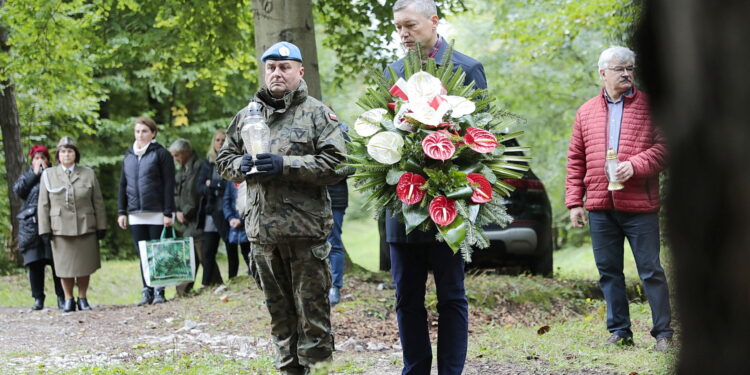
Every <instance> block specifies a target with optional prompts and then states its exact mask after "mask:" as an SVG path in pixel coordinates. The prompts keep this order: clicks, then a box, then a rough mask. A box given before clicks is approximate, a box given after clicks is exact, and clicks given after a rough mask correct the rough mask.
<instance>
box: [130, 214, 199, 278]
mask: <svg viewBox="0 0 750 375" xmlns="http://www.w3.org/2000/svg"><path fill="white" fill-rule="evenodd" d="M170 228H171V229H172V237H171V238H166V237H165V234H166V233H167V227H164V229H163V230H162V231H161V238H160V239H158V240H150V241H138V250H139V251H140V253H141V268H142V269H143V277H144V278H145V279H146V285H148V286H150V287H162V286H169V285H177V284H180V283H183V282H185V281H195V251H193V248H194V245H193V237H184V238H176V237H175V232H174V228H172V227H170Z"/></svg>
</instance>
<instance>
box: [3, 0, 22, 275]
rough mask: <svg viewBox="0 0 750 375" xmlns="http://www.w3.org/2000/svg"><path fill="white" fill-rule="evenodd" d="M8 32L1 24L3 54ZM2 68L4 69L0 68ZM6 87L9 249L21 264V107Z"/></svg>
mask: <svg viewBox="0 0 750 375" xmlns="http://www.w3.org/2000/svg"><path fill="white" fill-rule="evenodd" d="M3 6H5V0H0V8H2V7H3ZM7 43H8V30H7V29H6V28H5V27H4V26H3V25H0V53H8V52H9V51H10V46H8V44H7ZM0 69H2V68H0ZM0 86H1V87H2V88H3V90H2V93H0V126H1V127H2V132H3V133H2V134H3V152H4V153H5V171H6V174H5V177H6V181H7V183H8V202H10V220H11V227H12V230H11V238H10V244H9V246H8V250H9V251H10V257H11V259H14V260H15V261H16V263H19V264H20V259H19V258H20V257H17V254H18V252H17V251H16V248H17V242H16V239H17V238H18V219H16V215H18V212H19V211H20V209H21V201H20V200H19V199H18V197H16V196H15V194H13V184H14V183H15V182H16V180H17V179H18V177H19V176H21V173H22V172H23V167H24V164H23V149H22V148H21V125H20V123H19V121H18V106H17V105H16V96H15V94H14V93H13V85H12V82H10V81H2V82H0Z"/></svg>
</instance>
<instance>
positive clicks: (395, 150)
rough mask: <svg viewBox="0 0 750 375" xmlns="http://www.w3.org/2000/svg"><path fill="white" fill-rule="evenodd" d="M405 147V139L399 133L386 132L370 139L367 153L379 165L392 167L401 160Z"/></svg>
mask: <svg viewBox="0 0 750 375" xmlns="http://www.w3.org/2000/svg"><path fill="white" fill-rule="evenodd" d="M403 147H404V139H403V138H402V137H401V136H400V135H399V134H398V133H395V132H389V131H384V132H380V133H378V134H375V135H374V136H373V137H372V138H370V141H369V142H367V153H368V154H370V156H372V158H373V159H375V161H377V162H378V163H383V164H388V165H390V164H394V163H397V162H398V161H399V160H401V151H402V149H403Z"/></svg>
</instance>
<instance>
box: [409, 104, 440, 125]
mask: <svg viewBox="0 0 750 375" xmlns="http://www.w3.org/2000/svg"><path fill="white" fill-rule="evenodd" d="M409 104H410V105H409V109H411V113H407V114H406V116H408V117H411V118H413V119H415V120H417V121H419V122H421V123H423V124H425V125H432V126H438V124H440V123H441V122H443V116H445V113H446V112H448V110H449V109H450V106H448V105H441V106H439V107H438V109H437V110H436V109H435V108H432V106H430V105H429V104H428V103H409Z"/></svg>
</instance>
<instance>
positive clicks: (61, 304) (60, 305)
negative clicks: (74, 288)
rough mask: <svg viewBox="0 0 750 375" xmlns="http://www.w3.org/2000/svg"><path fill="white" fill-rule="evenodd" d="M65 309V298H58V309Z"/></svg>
mask: <svg viewBox="0 0 750 375" xmlns="http://www.w3.org/2000/svg"><path fill="white" fill-rule="evenodd" d="M63 307H65V297H63V296H57V309H58V310H62V309H63Z"/></svg>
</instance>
